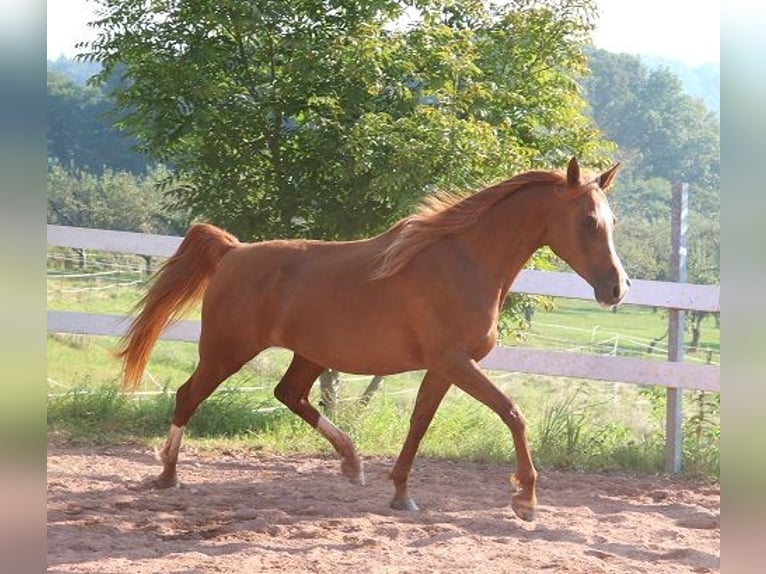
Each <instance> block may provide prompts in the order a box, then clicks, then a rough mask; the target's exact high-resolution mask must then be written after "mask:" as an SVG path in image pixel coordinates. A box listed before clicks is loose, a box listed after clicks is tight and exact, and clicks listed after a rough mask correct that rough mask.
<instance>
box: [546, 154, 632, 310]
mask: <svg viewBox="0 0 766 574" xmlns="http://www.w3.org/2000/svg"><path fill="white" fill-rule="evenodd" d="M618 167H619V164H617V165H614V166H613V167H611V168H610V169H608V170H607V171H605V172H604V173H602V174H601V175H599V176H597V177H595V178H586V180H585V181H582V179H581V174H580V166H579V165H578V164H577V159H576V158H572V159H571V160H570V161H569V165H568V166H567V178H566V179H567V183H566V190H565V191H563V192H562V193H559V194H557V195H558V200H557V204H558V207H557V209H556V213H555V216H554V217H553V218H552V220H551V224H550V226H549V228H548V231H547V233H548V235H547V238H546V239H547V241H546V242H547V244H548V245H549V246H550V247H551V249H553V251H554V253H556V255H558V256H559V257H561V258H562V259H563V260H564V261H566V262H567V263H568V264H569V265H570V266H571V267H572V269H574V270H575V271H576V272H577V273H578V274H579V275H580V276H581V277H582V278H583V279H585V280H586V281H587V282H588V283H590V285H591V286H592V287H593V291H594V294H595V296H596V301H598V302H599V303H601V304H602V305H604V306H612V305H617V304H618V303H619V302H620V301H622V299H623V297H625V294H626V293H627V292H628V287H629V286H630V280H629V279H628V276H627V274H626V273H625V269H623V267H622V263H621V262H620V258H619V257H618V256H617V252H616V251H615V249H614V241H613V239H612V234H613V232H614V224H615V219H614V215H613V214H612V210H611V209H610V207H609V202H608V201H607V199H606V192H607V191H608V189H609V187H610V186H611V184H612V181H613V180H614V177H615V175H616V174H617V168H618Z"/></svg>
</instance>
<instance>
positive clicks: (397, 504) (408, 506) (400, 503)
mask: <svg viewBox="0 0 766 574" xmlns="http://www.w3.org/2000/svg"><path fill="white" fill-rule="evenodd" d="M391 508H393V509H394V510H404V511H406V512H417V511H418V510H420V508H418V505H417V504H415V501H414V500H412V499H411V498H406V499H404V500H396V499H394V500H392V501H391Z"/></svg>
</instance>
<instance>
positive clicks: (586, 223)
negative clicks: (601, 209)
mask: <svg viewBox="0 0 766 574" xmlns="http://www.w3.org/2000/svg"><path fill="white" fill-rule="evenodd" d="M582 224H583V227H585V229H587V230H588V231H595V230H596V228H597V227H598V220H597V219H596V216H594V215H588V216H586V217H585V219H584V220H583V222H582Z"/></svg>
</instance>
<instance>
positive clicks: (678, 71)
mask: <svg viewBox="0 0 766 574" xmlns="http://www.w3.org/2000/svg"><path fill="white" fill-rule="evenodd" d="M639 58H640V60H641V63H642V64H644V66H646V67H647V68H649V69H650V70H654V69H656V68H667V69H669V70H670V71H671V72H673V73H674V74H675V75H676V76H677V77H678V79H679V80H681V84H682V85H683V88H684V91H685V92H686V93H687V94H689V95H690V96H691V97H693V98H697V99H700V100H702V101H703V102H704V103H705V106H707V108H708V109H709V110H710V111H711V112H715V113H716V114H718V115H719V116H720V114H721V64H720V63H715V62H708V63H706V64H702V65H701V66H697V67H691V66H687V65H686V64H684V63H682V62H678V61H675V60H669V59H667V58H663V57H661V56H652V55H649V54H640V55H639Z"/></svg>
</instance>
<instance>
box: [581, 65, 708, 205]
mask: <svg viewBox="0 0 766 574" xmlns="http://www.w3.org/2000/svg"><path fill="white" fill-rule="evenodd" d="M589 66H590V69H591V71H592V74H591V75H590V76H589V77H588V78H586V79H585V80H584V82H583V85H584V87H585V89H586V92H587V99H588V102H589V104H590V107H591V113H592V115H593V118H594V119H595V121H596V123H597V125H598V126H599V127H600V128H601V129H602V130H603V132H604V135H605V136H606V137H608V138H609V139H611V140H612V141H614V142H616V143H617V144H618V145H619V147H620V153H621V155H623V157H625V158H626V159H628V163H629V164H631V165H630V167H631V169H632V170H633V171H634V175H635V177H638V178H641V179H650V178H656V177H660V178H663V179H665V180H668V181H673V182H680V181H685V182H687V183H690V184H692V185H696V186H698V187H701V188H705V189H713V190H717V189H718V187H719V185H720V155H721V146H720V123H719V121H718V118H717V117H716V116H715V115H714V114H713V113H711V112H709V111H707V110H706V109H705V107H704V105H703V104H702V103H701V102H700V101H698V100H695V99H693V98H691V97H690V96H687V95H686V94H684V93H683V90H682V88H681V82H680V81H679V80H678V78H677V77H676V76H675V75H673V74H672V73H671V72H670V71H669V70H668V69H666V68H659V69H655V70H651V71H650V70H648V69H647V68H646V67H644V66H643V65H642V64H641V61H640V59H639V58H637V57H635V56H629V55H626V54H611V53H609V52H606V51H603V50H593V51H591V52H590V54H589Z"/></svg>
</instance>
